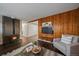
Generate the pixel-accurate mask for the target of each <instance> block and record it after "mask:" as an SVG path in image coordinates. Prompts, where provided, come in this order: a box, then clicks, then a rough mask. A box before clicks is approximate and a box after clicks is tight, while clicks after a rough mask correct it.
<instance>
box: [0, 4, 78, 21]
mask: <svg viewBox="0 0 79 59" xmlns="http://www.w3.org/2000/svg"><path fill="white" fill-rule="evenodd" d="M78 7H79V4H78V3H16V4H15V3H10V4H9V3H8V4H5V3H4V4H1V3H0V15H5V16H10V17H13V18H19V19H21V20H27V21H29V20H34V19H37V18H42V17H46V16H49V15H53V14H57V13H62V12H65V11H68V10H72V9H75V8H78Z"/></svg>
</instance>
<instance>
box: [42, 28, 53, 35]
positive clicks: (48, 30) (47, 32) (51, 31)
mask: <svg viewBox="0 0 79 59" xmlns="http://www.w3.org/2000/svg"><path fill="white" fill-rule="evenodd" d="M42 32H43V33H46V34H52V33H53V30H52V27H42Z"/></svg>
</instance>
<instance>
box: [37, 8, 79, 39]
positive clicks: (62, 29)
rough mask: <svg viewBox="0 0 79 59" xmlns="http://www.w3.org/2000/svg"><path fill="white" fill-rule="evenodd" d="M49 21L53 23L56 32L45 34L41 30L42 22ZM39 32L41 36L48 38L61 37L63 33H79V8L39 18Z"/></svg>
mask: <svg viewBox="0 0 79 59" xmlns="http://www.w3.org/2000/svg"><path fill="white" fill-rule="evenodd" d="M48 21H51V22H52V24H53V27H54V34H44V33H42V32H41V30H42V23H43V22H48ZM38 34H39V38H42V39H46V40H52V39H53V38H59V37H61V35H62V34H71V35H79V8H78V9H75V10H71V11H68V12H64V13H60V14H56V15H52V16H48V17H45V18H40V19H38Z"/></svg>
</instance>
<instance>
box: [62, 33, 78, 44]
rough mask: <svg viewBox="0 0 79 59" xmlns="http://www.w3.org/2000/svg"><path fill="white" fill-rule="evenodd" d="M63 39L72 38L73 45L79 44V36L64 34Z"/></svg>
mask: <svg viewBox="0 0 79 59" xmlns="http://www.w3.org/2000/svg"><path fill="white" fill-rule="evenodd" d="M62 37H72V43H78V42H79V36H76V35H69V34H62Z"/></svg>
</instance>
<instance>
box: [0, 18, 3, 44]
mask: <svg viewBox="0 0 79 59" xmlns="http://www.w3.org/2000/svg"><path fill="white" fill-rule="evenodd" d="M2 42H3V40H2V16H0V45H1V44H2Z"/></svg>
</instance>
